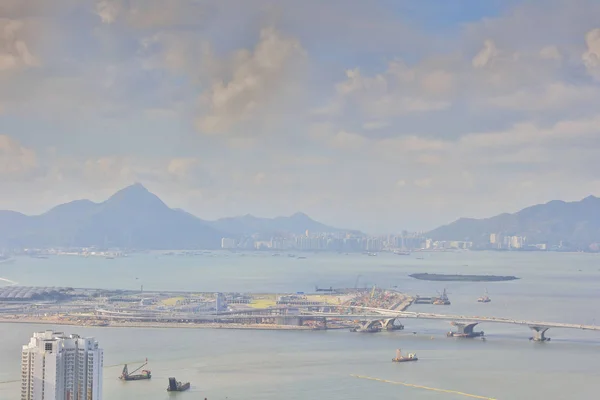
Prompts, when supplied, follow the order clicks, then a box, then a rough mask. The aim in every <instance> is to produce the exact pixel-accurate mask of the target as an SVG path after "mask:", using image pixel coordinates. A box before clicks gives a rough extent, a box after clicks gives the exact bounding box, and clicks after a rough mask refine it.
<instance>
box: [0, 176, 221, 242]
mask: <svg viewBox="0 0 600 400" xmlns="http://www.w3.org/2000/svg"><path fill="white" fill-rule="evenodd" d="M0 226H2V228H1V229H0V243H5V244H6V245H8V246H15V247H46V246H92V245H96V246H109V247H136V248H148V249H174V248H182V249H185V248H218V247H219V246H220V239H221V237H222V235H223V233H222V232H219V231H217V230H216V229H214V228H212V227H210V226H208V225H207V224H206V223H205V222H204V221H202V220H200V219H198V218H196V217H194V216H192V215H190V214H185V213H182V212H180V211H177V210H173V209H171V208H169V207H168V206H167V205H166V204H165V203H163V202H162V201H161V200H160V199H159V198H158V197H156V196H155V195H154V194H152V193H150V192H149V191H148V190H147V189H146V188H145V187H143V186H142V185H140V184H135V185H132V186H129V187H127V188H125V189H123V190H120V191H119V192H117V193H115V194H114V195H113V196H111V197H110V198H109V199H108V200H106V201H104V202H102V203H93V202H91V201H89V200H78V201H74V202H71V203H67V204H62V205H60V206H57V207H55V208H53V209H51V210H50V211H48V212H46V213H44V214H42V215H38V216H25V215H22V214H18V213H12V212H1V213H0Z"/></svg>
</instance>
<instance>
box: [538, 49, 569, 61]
mask: <svg viewBox="0 0 600 400" xmlns="http://www.w3.org/2000/svg"><path fill="white" fill-rule="evenodd" d="M540 57H542V58H545V59H547V60H558V61H560V60H562V58H563V56H562V54H561V53H560V50H558V47H556V46H546V47H544V48H542V49H541V50H540Z"/></svg>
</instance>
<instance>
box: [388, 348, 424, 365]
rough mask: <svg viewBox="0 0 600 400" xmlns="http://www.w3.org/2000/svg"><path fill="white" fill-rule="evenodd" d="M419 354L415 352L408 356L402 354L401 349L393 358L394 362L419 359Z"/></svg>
mask: <svg viewBox="0 0 600 400" xmlns="http://www.w3.org/2000/svg"><path fill="white" fill-rule="evenodd" d="M417 360H418V358H417V355H416V354H415V353H408V355H407V356H406V357H404V356H403V355H402V351H401V350H400V349H398V350H396V357H395V358H392V362H408V361H417Z"/></svg>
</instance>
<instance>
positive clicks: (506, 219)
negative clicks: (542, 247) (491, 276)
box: [428, 196, 600, 249]
mask: <svg viewBox="0 0 600 400" xmlns="http://www.w3.org/2000/svg"><path fill="white" fill-rule="evenodd" d="M492 233H496V234H502V235H505V236H506V235H510V236H524V237H526V238H527V242H528V243H547V244H549V245H557V244H559V243H560V242H561V241H562V242H567V243H569V244H570V245H571V246H572V247H576V248H581V249H584V248H587V247H588V246H589V245H590V244H593V243H600V198H598V197H594V196H589V197H586V198H584V199H583V200H581V201H574V202H565V201H560V200H553V201H550V202H548V203H545V204H539V205H535V206H531V207H527V208H525V209H523V210H521V211H519V212H516V213H514V214H507V213H505V214H500V215H497V216H495V217H492V218H485V219H473V218H461V219H459V220H457V221H455V222H453V223H451V224H448V225H444V226H441V227H439V228H437V229H434V230H433V231H431V232H429V233H428V236H429V237H431V238H432V239H434V240H470V241H473V242H475V243H489V237H490V234H492Z"/></svg>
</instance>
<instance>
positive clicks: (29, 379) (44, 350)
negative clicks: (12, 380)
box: [21, 331, 103, 400]
mask: <svg viewBox="0 0 600 400" xmlns="http://www.w3.org/2000/svg"><path fill="white" fill-rule="evenodd" d="M102 366H103V351H102V349H101V348H99V347H98V342H97V341H96V340H95V339H94V338H82V337H80V336H78V335H69V336H67V335H65V334H64V333H62V332H53V331H45V332H36V333H34V334H33V337H32V338H31V340H30V342H29V344H27V345H25V346H23V352H22V360H21V374H22V379H21V380H22V383H21V400H102Z"/></svg>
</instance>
